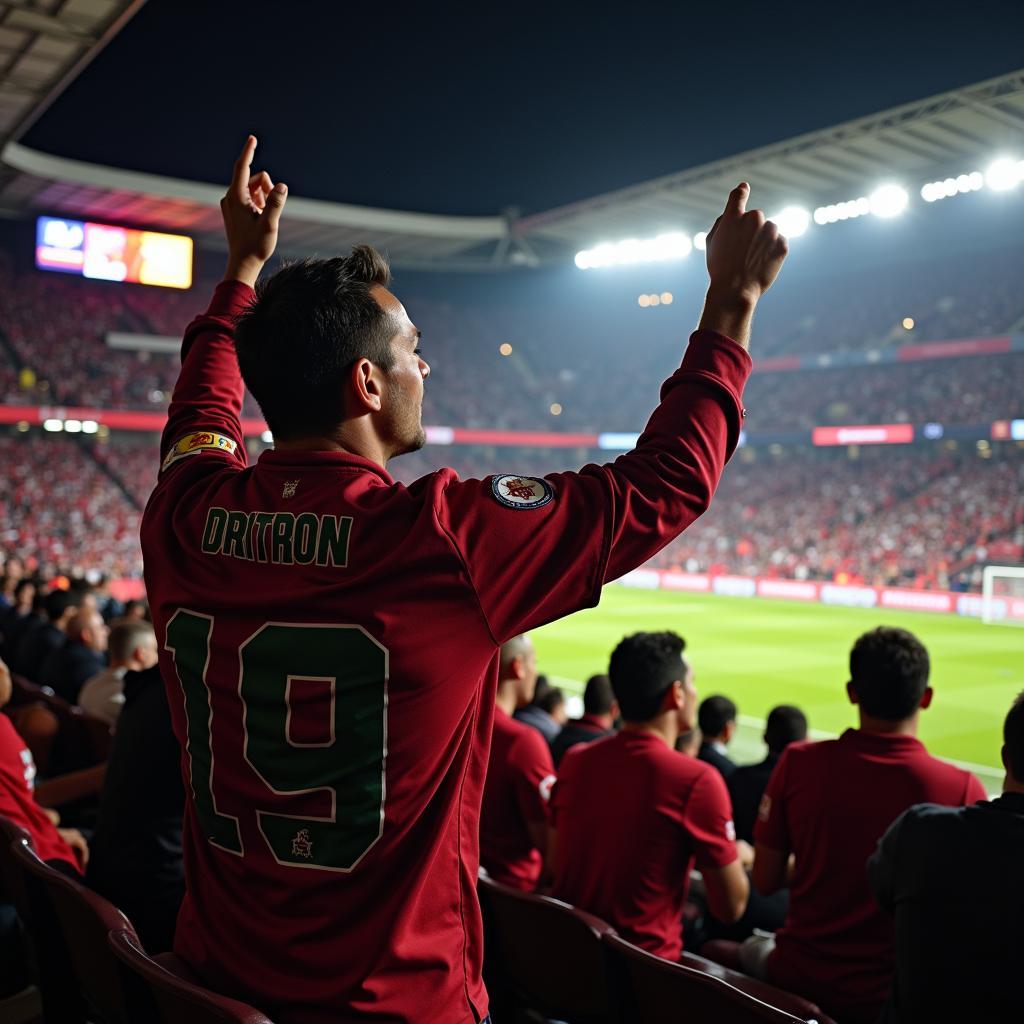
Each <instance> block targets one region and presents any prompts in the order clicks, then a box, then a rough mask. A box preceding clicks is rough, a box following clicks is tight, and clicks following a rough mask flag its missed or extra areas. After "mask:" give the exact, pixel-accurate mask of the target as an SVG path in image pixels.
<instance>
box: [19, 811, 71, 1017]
mask: <svg viewBox="0 0 1024 1024" xmlns="http://www.w3.org/2000/svg"><path fill="white" fill-rule="evenodd" d="M29 859H31V860H32V861H35V862H36V863H38V864H42V861H40V860H39V858H38V857H36V855H35V854H34V853H33V852H32V844H31V840H30V839H29V835H28V833H27V832H25V831H24V830H23V829H21V828H19V827H18V826H17V825H15V824H14V823H13V822H11V821H9V820H8V819H6V818H3V817H0V872H2V878H3V882H4V885H5V887H6V888H7V890H8V891H9V893H10V896H11V898H12V899H13V901H14V905H15V907H16V908H17V911H18V916H19V917H20V918H21V921H22V924H23V925H24V926H25V928H26V930H27V933H28V940H29V944H30V946H31V954H32V956H31V960H32V967H33V973H34V978H35V982H36V985H37V986H38V988H39V995H40V999H41V1001H42V1007H43V1019H44V1020H45V1021H46V1022H47V1024H51V1022H60V1024H65V1022H66V1024H86V1020H87V1017H86V1006H85V1001H84V1000H83V999H82V995H81V992H80V991H79V987H78V983H77V981H76V979H75V973H74V969H73V967H72V964H71V957H70V954H69V953H68V948H67V946H66V944H65V942H64V938H63V936H62V934H61V930H60V927H59V925H58V923H57V919H56V914H55V913H54V910H53V907H52V906H51V905H50V902H49V900H48V899H47V897H46V892H45V887H44V885H43V884H42V883H41V882H40V881H38V879H36V877H35V875H29V874H28V873H27V868H26V865H27V864H28V862H29ZM42 866H43V867H44V868H45V867H46V865H42ZM47 870H49V869H47Z"/></svg>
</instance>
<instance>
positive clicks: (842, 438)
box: [811, 423, 914, 445]
mask: <svg viewBox="0 0 1024 1024" xmlns="http://www.w3.org/2000/svg"><path fill="white" fill-rule="evenodd" d="M913 440H914V428H913V427H912V426H911V425H910V424H909V423H885V424H866V425H864V426H851V427H815V428H814V430H813V431H812V433H811V441H812V443H814V444H817V445H833V444H909V443H910V442H911V441H913Z"/></svg>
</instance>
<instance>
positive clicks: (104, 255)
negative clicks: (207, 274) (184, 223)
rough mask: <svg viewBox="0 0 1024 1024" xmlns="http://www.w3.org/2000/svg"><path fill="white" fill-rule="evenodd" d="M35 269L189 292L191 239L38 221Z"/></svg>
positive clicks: (86, 223) (78, 223) (46, 219)
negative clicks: (185, 289)
mask: <svg viewBox="0 0 1024 1024" xmlns="http://www.w3.org/2000/svg"><path fill="white" fill-rule="evenodd" d="M36 266H37V267H38V268H39V269H40V270H57V271H60V272H61V273H64V274H79V275H81V276H82V277H90V278H93V279H94V280H98V281H130V282H133V283H135V284H152V285H159V286H160V287H163V288H189V287H190V286H191V285H192V239H191V238H189V237H188V236H187V235H165V234H162V233H161V232H159V231H140V230H138V229H137V228H122V227H117V226H116V225H113V224H96V223H94V222H93V221H81V220H67V219H66V218H63V217H40V218H39V219H38V220H37V221H36Z"/></svg>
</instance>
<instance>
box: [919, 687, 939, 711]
mask: <svg viewBox="0 0 1024 1024" xmlns="http://www.w3.org/2000/svg"><path fill="white" fill-rule="evenodd" d="M934 696H935V691H934V690H933V689H932V688H931V687H930V686H926V687H925V688H924V693H922V694H921V703H920V704H919V705H918V707H920V708H921V709H922V710H924V708H927V707H929V706H930V705H931V702H932V697H934Z"/></svg>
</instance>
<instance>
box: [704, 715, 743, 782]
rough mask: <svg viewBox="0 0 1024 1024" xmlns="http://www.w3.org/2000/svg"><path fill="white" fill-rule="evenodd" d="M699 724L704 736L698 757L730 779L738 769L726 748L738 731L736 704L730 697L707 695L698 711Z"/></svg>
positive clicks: (723, 776)
mask: <svg viewBox="0 0 1024 1024" xmlns="http://www.w3.org/2000/svg"><path fill="white" fill-rule="evenodd" d="M697 724H698V725H699V726H700V731H701V735H702V736H703V739H702V740H701V744H700V750H699V751H698V753H697V757H698V758H699V759H700V760H701V761H704V762H706V763H707V764H709V765H711V766H712V768H717V769H718V771H719V773H720V774H721V776H722V778H723V779H726V780H728V778H729V776H730V775H732V773H733V772H734V771H736V763H735V762H734V761H732V760H730V758H729V755H728V752H727V750H726V748H727V747H728V746H729V741H730V740H731V739H732V737H733V734H734V733H735V732H736V705H735V704H733V702H732V701H731V700H729V698H728V697H719V696H715V697H706V698H705V699H704V700H703V701H701V705H700V709H699V710H698V711H697Z"/></svg>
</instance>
